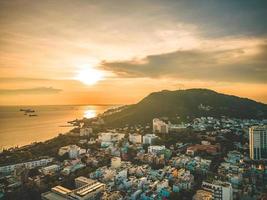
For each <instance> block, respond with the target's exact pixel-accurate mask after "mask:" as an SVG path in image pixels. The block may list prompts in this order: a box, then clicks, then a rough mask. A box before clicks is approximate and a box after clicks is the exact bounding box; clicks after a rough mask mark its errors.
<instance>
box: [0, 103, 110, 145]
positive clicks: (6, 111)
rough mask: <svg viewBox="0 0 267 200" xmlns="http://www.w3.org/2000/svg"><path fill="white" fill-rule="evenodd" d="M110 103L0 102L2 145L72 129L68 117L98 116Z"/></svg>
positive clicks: (54, 134) (51, 136)
mask: <svg viewBox="0 0 267 200" xmlns="http://www.w3.org/2000/svg"><path fill="white" fill-rule="evenodd" d="M110 107H112V106H111V105H55V106H52V105H51V106H0V149H1V150H2V149H3V148H9V147H14V146H23V145H27V144H30V143H33V142H40V141H45V140H48V139H51V138H53V137H56V136H57V135H58V134H59V133H65V132H67V131H69V130H70V129H72V127H66V126H67V125H69V124H68V123H67V122H68V121H72V120H74V119H82V118H84V117H86V118H91V117H95V116H96V115H97V114H100V113H102V112H104V111H105V110H107V109H108V108H110ZM20 109H33V110H35V111H36V114H37V115H38V116H35V117H29V116H28V115H24V112H22V111H20ZM62 126H65V127H62Z"/></svg>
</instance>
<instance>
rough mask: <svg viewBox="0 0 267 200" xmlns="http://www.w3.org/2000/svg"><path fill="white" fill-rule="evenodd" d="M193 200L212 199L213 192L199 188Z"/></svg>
mask: <svg viewBox="0 0 267 200" xmlns="http://www.w3.org/2000/svg"><path fill="white" fill-rule="evenodd" d="M193 200H212V193H211V192H209V191H205V190H197V192H196V194H195V195H194V197H193Z"/></svg>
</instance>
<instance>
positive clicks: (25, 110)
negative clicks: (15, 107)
mask: <svg viewBox="0 0 267 200" xmlns="http://www.w3.org/2000/svg"><path fill="white" fill-rule="evenodd" d="M19 111H21V112H25V113H33V112H35V110H32V109H20V110H19Z"/></svg>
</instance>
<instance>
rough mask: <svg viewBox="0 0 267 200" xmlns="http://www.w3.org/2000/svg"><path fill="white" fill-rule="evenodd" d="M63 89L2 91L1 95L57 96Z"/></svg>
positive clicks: (41, 88) (40, 88)
mask: <svg viewBox="0 0 267 200" xmlns="http://www.w3.org/2000/svg"><path fill="white" fill-rule="evenodd" d="M61 91H62V90H61V89H55V88H52V87H38V88H29V89H0V95H19V94H23V95H29V94H30V95H35V94H38V95H39V94H56V93H59V92H61Z"/></svg>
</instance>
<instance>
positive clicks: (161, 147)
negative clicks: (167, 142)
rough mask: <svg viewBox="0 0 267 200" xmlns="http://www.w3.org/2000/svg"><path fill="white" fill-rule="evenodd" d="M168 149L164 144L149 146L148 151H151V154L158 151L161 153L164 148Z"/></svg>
mask: <svg viewBox="0 0 267 200" xmlns="http://www.w3.org/2000/svg"><path fill="white" fill-rule="evenodd" d="M165 149H166V147H165V146H164V145H161V146H159V145H157V146H149V147H148V153H151V154H158V153H161V152H163V151H164V150H165Z"/></svg>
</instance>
